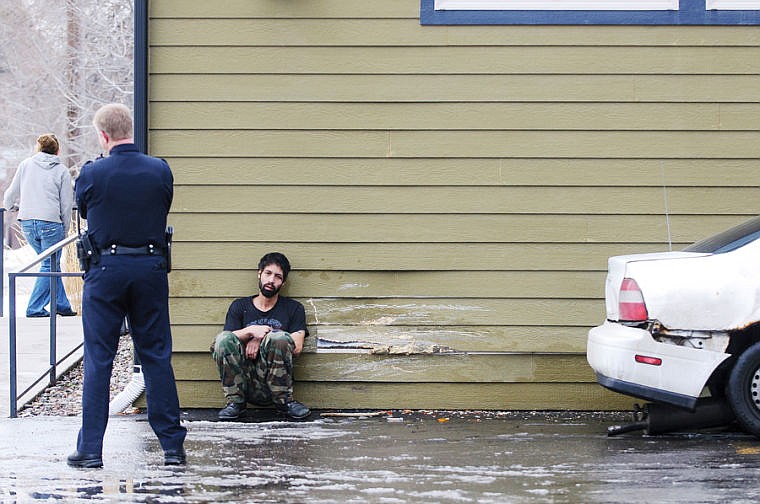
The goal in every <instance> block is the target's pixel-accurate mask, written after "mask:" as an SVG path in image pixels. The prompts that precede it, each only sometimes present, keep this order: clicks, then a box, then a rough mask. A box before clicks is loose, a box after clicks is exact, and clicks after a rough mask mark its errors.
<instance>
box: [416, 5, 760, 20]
mask: <svg viewBox="0 0 760 504" xmlns="http://www.w3.org/2000/svg"><path fill="white" fill-rule="evenodd" d="M420 2H421V3H420V23H421V24H423V25H494V24H497V25H498V24H504V25H760V0H420ZM626 5H627V6H628V7H626ZM560 6H561V8H560Z"/></svg>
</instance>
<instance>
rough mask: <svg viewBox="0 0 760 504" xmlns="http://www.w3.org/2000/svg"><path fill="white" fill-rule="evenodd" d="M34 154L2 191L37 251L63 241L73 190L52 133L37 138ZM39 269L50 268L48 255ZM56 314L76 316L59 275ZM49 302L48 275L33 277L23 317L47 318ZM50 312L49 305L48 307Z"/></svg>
mask: <svg viewBox="0 0 760 504" xmlns="http://www.w3.org/2000/svg"><path fill="white" fill-rule="evenodd" d="M35 150H36V152H37V153H36V154H35V155H34V156H32V157H30V158H27V159H25V160H24V161H22V162H21V164H20V165H19V166H18V169H17V170H16V175H14V177H13V181H12V182H11V185H10V187H9V188H8V190H7V191H5V197H4V198H3V204H4V205H5V208H7V209H9V210H10V209H12V208H16V207H17V208H18V220H19V221H20V222H21V229H22V230H23V231H24V235H25V236H26V240H27V241H28V242H29V245H31V246H32V248H33V249H34V251H35V252H36V253H37V254H39V253H40V252H42V251H43V250H45V249H47V248H48V247H51V246H53V245H55V244H56V243H58V242H59V241H61V240H63V239H64V237H65V236H66V231H67V230H68V229H69V224H70V222H71V209H72V207H73V205H74V189H73V186H72V182H71V174H70V173H69V169H68V168H67V167H66V166H64V165H63V164H61V160H60V158H59V157H58V152H59V150H60V145H59V143H58V139H57V138H56V137H55V135H53V134H51V133H48V134H45V135H41V136H40V137H39V138H37V146H36V149H35ZM60 270H61V254H60V252H59V253H58V254H56V264H55V270H54V271H60ZM40 271H41V272H48V271H50V258H49V257H48V258H47V259H45V260H44V261H43V262H42V264H41V266H40ZM56 282H57V288H56V305H57V306H56V309H55V311H56V313H58V314H59V315H63V316H64V317H68V316H72V315H76V312H75V311H74V310H72V309H71V303H70V302H69V299H68V297H67V296H66V291H65V290H64V288H63V281H62V280H61V277H58V278H57V279H56ZM49 304H50V278H48V277H37V281H36V282H35V284H34V289H33V290H32V295H31V297H30V298H29V305H28V306H27V308H26V316H27V317H49V316H50V312H49V311H47V310H46V309H45V307H46V306H47V305H49ZM50 308H51V311H52V308H53V307H50Z"/></svg>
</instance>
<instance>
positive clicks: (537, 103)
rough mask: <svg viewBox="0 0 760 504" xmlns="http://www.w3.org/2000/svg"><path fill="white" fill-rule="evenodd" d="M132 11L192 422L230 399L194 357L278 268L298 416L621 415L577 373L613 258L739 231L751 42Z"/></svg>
mask: <svg viewBox="0 0 760 504" xmlns="http://www.w3.org/2000/svg"><path fill="white" fill-rule="evenodd" d="M150 16H151V19H150V27H149V33H150V43H151V46H150V89H149V93H150V132H149V144H150V150H151V153H152V154H154V155H158V156H162V157H164V158H166V159H167V160H168V161H169V163H170V164H171V166H172V169H173V171H174V175H175V201H174V204H173V207H172V215H171V216H170V220H171V223H172V224H173V225H174V227H175V246H174V267H175V270H174V272H173V273H172V274H171V275H170V284H171V296H172V298H171V300H170V303H171V315H172V323H173V334H174V351H175V354H174V363H175V369H176V373H177V379H178V386H179V390H180V396H181V402H182V405H183V406H184V407H217V406H220V405H222V404H223V402H224V397H223V396H222V394H221V389H220V385H219V383H218V378H217V376H216V371H215V368H214V365H213V362H212V361H211V359H210V357H209V354H208V347H209V344H210V343H211V340H212V338H213V336H214V334H216V333H217V332H218V331H219V330H220V328H221V325H222V323H223V319H224V314H225V312H226V309H227V307H228V305H229V303H230V302H231V300H232V299H233V298H235V297H238V296H242V295H246V294H250V293H252V292H253V291H254V289H255V285H256V283H255V282H256V261H257V260H258V258H259V257H260V256H261V255H262V254H263V253H265V252H268V251H271V250H280V251H282V252H284V253H286V254H287V255H288V256H289V258H290V259H291V262H292V263H293V265H294V268H295V269H294V272H293V274H292V276H291V277H290V279H289V285H288V286H287V287H286V294H287V295H291V296H293V297H295V298H297V299H299V300H301V301H302V302H303V303H304V305H305V306H306V311H307V318H308V324H309V328H310V331H311V338H309V340H308V341H307V349H306V352H305V354H304V355H303V356H302V357H301V358H299V359H298V360H297V369H296V378H297V380H298V383H297V385H296V397H297V398H299V399H301V400H303V401H304V402H306V403H307V404H309V405H311V406H313V407H317V408H467V409H472V408H475V409H478V408H479V409H619V408H627V407H629V406H630V405H631V404H632V403H633V400H632V399H630V398H626V397H623V396H620V395H616V394H613V393H611V392H608V391H605V390H604V389H602V388H601V387H599V386H598V385H596V383H595V377H594V375H593V372H592V371H591V369H590V368H589V367H588V365H587V364H586V361H585V353H584V352H585V344H586V333H587V331H588V329H589V327H591V326H594V325H597V324H599V323H600V322H601V321H602V320H603V318H604V300H603V299H604V275H605V271H606V260H607V257H609V256H612V255H618V254H628V253H636V252H653V251H660V250H667V249H668V248H669V247H672V248H674V249H678V248H682V247H683V246H684V245H686V244H688V243H690V242H692V241H694V240H696V239H699V238H701V237H704V236H705V235H708V234H710V233H713V232H716V231H718V230H720V229H723V228H725V227H727V226H730V225H733V224H736V223H737V222H740V221H742V220H743V219H745V218H747V217H749V216H751V215H755V214H757V208H758V207H757V203H756V199H757V189H758V185H759V182H760V175H758V169H757V166H758V159H759V158H760V80H759V79H758V75H760V32H758V30H756V29H755V28H753V27H723V26H706V27H701V26H700V27H695V26H682V27H668V26H657V27H651V26H650V27H643V26H640V27H639V26H620V27H616V26H449V27H447V26H424V27H423V26H420V25H419V1H418V0H378V1H376V2H359V1H356V0H323V1H320V2H283V1H281V0H227V1H225V2H207V1H204V0H153V1H151V2H150ZM318 338H319V339H320V340H323V341H325V342H330V343H331V344H333V345H345V346H350V347H352V348H353V350H344V351H335V350H331V351H330V352H325V351H324V350H323V349H322V348H317V345H316V341H317V339H318Z"/></svg>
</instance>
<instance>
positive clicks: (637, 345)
mask: <svg viewBox="0 0 760 504" xmlns="http://www.w3.org/2000/svg"><path fill="white" fill-rule="evenodd" d="M637 356H639V360H640V361H645V362H639V361H637ZM729 357H730V355H729V354H727V353H723V352H714V351H710V350H706V349H695V348H690V347H684V346H677V345H669V344H665V343H660V342H658V341H655V340H654V339H653V338H652V335H651V334H650V333H649V332H648V331H646V330H644V329H639V328H635V327H627V326H624V325H621V324H617V323H614V322H610V321H606V322H605V323H604V324H602V325H601V326H598V327H594V328H593V329H591V330H590V331H589V334H588V344H587V351H586V358H587V360H588V363H589V364H590V365H591V367H592V368H593V370H594V372H595V373H596V375H597V380H598V381H599V383H600V384H601V385H603V386H604V387H607V388H609V389H610V390H614V391H616V392H620V393H623V394H626V395H631V396H634V397H640V398H642V399H647V400H652V401H659V402H664V403H668V404H673V405H676V406H681V407H685V408H689V409H693V408H694V405H695V404H696V401H697V398H698V397H699V396H700V395H701V394H702V390H703V389H704V387H705V384H706V383H707V380H708V379H709V378H710V376H711V375H712V373H713V372H714V371H715V369H716V368H717V367H718V366H719V365H720V364H721V363H722V362H723V361H724V360H726V359H727V358H729ZM652 362H656V363H657V364H652Z"/></svg>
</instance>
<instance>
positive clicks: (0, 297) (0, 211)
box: [0, 207, 5, 317]
mask: <svg viewBox="0 0 760 504" xmlns="http://www.w3.org/2000/svg"><path fill="white" fill-rule="evenodd" d="M0 236H2V241H3V243H2V249H3V253H2V254H0V317H3V316H4V315H5V314H4V313H3V310H4V305H5V207H0Z"/></svg>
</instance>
